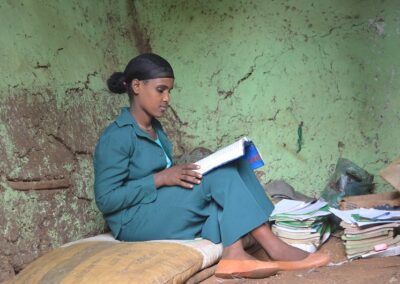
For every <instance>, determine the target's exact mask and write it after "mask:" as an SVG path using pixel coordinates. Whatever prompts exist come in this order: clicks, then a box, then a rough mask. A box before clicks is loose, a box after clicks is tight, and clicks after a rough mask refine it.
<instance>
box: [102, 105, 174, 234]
mask: <svg viewBox="0 0 400 284" xmlns="http://www.w3.org/2000/svg"><path fill="white" fill-rule="evenodd" d="M152 124H153V127H154V129H155V131H156V133H157V137H158V139H159V140H160V143H161V145H162V146H161V147H160V145H158V144H157V143H156V142H155V141H154V140H153V139H152V138H151V137H150V136H149V135H148V134H147V133H146V132H144V131H143V130H142V129H141V128H140V127H139V125H138V124H137V122H136V121H135V119H134V117H133V116H132V115H131V113H130V112H129V108H123V109H122V111H121V114H120V115H119V116H118V118H117V119H116V120H115V121H114V122H113V123H111V124H110V125H109V126H108V127H107V128H106V129H105V130H104V131H103V133H102V134H101V136H100V138H99V141H98V143H97V145H96V149H95V155H94V174H95V184H94V191H95V200H96V204H97V207H98V208H99V210H100V211H101V212H102V213H103V216H104V218H105V220H106V221H107V224H108V226H109V227H110V229H111V231H112V233H113V235H114V236H115V237H117V236H118V234H119V232H120V230H121V227H122V226H123V225H124V224H126V223H128V222H129V221H130V220H131V219H132V218H133V217H134V215H135V213H136V211H137V210H138V207H139V206H140V204H145V203H150V202H153V201H154V200H155V199H156V198H157V188H156V186H155V183H154V177H153V176H154V174H155V173H157V172H159V171H161V170H163V169H165V168H166V167H167V160H166V158H165V155H167V157H168V158H169V159H170V160H171V161H172V143H171V142H170V140H169V139H168V137H167V135H166V134H165V132H164V131H163V129H162V127H161V124H160V122H159V121H158V120H156V119H153V121H152Z"/></svg>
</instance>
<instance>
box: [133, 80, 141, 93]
mask: <svg viewBox="0 0 400 284" xmlns="http://www.w3.org/2000/svg"><path fill="white" fill-rule="evenodd" d="M131 87H132V90H133V93H134V94H135V95H137V94H139V89H140V81H139V80H138V79H133V80H132V83H131Z"/></svg>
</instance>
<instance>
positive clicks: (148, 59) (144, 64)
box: [107, 53, 174, 96]
mask: <svg viewBox="0 0 400 284" xmlns="http://www.w3.org/2000/svg"><path fill="white" fill-rule="evenodd" d="M156 78H174V71H173V70H172V67H171V65H170V64H169V63H168V61H167V60H165V59H164V58H162V57H161V56H159V55H157V54H154V53H144V54H141V55H138V56H136V57H135V58H133V59H132V60H131V61H129V63H128V65H126V67H125V71H124V72H115V73H113V74H112V75H111V76H110V78H109V79H108V80H107V86H108V88H109V89H110V91H111V92H113V93H117V94H122V93H125V92H127V93H128V94H129V96H131V95H132V88H131V82H132V80H133V79H138V80H149V79H156Z"/></svg>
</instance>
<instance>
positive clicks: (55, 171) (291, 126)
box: [0, 0, 400, 281]
mask: <svg viewBox="0 0 400 284" xmlns="http://www.w3.org/2000/svg"><path fill="white" fill-rule="evenodd" d="M399 11H400V7H399V3H398V2H397V1H372V0H365V1H356V0H351V1H348V0H339V1H337V0H335V1H333V0H325V1H308V0H303V1H273V0H271V1H261V0H259V1H255V0H246V1H239V0H238V1H228V0H221V1H212V2H210V1H208V2H206V1H195V0H190V1H182V0H174V1H172V0H164V1H162V5H160V1H156V0H146V1H144V0H135V1H130V0H126V1H125V0H120V1H111V0H104V1H95V0H89V1H84V3H83V2H82V1H77V0H72V1H67V2H61V1H44V0H42V1H30V0H17V1H3V2H2V3H0V24H1V25H0V29H1V31H2V36H1V37H0V56H1V61H2V68H0V74H1V77H2V79H3V80H2V81H1V82H0V92H1V93H0V103H1V104H0V145H1V147H0V176H1V178H0V225H1V226H2V233H3V236H4V237H3V238H1V239H0V281H1V280H2V279H4V278H6V277H8V276H9V275H12V274H13V273H15V272H18V271H19V270H21V269H22V268H23V267H24V266H25V265H26V264H27V263H29V262H30V261H32V260H33V259H34V258H36V257H37V256H38V255H40V254H42V253H44V252H45V251H47V250H48V249H49V248H51V247H55V246H58V245H61V244H62V243H65V242H68V241H70V240H76V239H79V238H82V237H85V236H88V235H91V234H95V233H98V232H100V231H102V230H103V228H104V222H103V220H102V217H101V216H100V214H99V212H98V210H97V208H96V206H95V204H94V202H93V191H92V187H93V176H92V154H93V148H94V145H95V142H96V140H97V137H98V135H99V133H100V131H101V130H102V129H103V128H104V126H105V125H107V124H108V123H109V122H110V121H112V120H113V119H114V118H115V116H116V115H117V114H118V112H119V107H120V106H123V105H126V104H127V98H125V97H124V96H121V97H116V96H110V95H109V93H108V92H107V90H106V89H105V84H104V81H105V79H106V78H107V77H108V75H109V74H110V73H111V72H113V71H116V70H120V69H121V68H123V66H124V64H125V63H126V62H127V60H129V59H130V58H131V57H132V55H134V54H136V53H138V52H146V51H154V52H156V53H160V54H161V55H163V56H165V57H166V58H168V60H169V61H170V62H171V63H172V65H173V66H174V69H175V73H176V76H177V79H176V85H175V88H174V91H173V95H172V96H173V98H172V99H173V100H172V107H171V108H170V109H169V111H168V113H167V115H166V117H165V118H163V123H164V127H165V129H166V131H167V132H168V133H169V135H170V137H171V138H172V140H173V142H174V146H175V157H176V158H178V159H179V160H181V161H190V160H191V161H193V160H194V159H196V158H195V157H201V156H203V155H204V154H206V153H208V152H209V149H211V150H215V149H217V148H219V147H221V146H224V145H226V144H229V143H231V142H232V141H233V140H235V139H236V138H239V137H240V136H242V135H247V136H249V137H251V138H252V139H253V140H254V141H255V142H256V144H257V145H258V146H259V148H260V151H261V153H262V154H263V157H264V160H265V161H266V166H265V167H264V168H263V171H260V172H258V175H259V177H260V178H261V179H263V180H264V181H265V182H266V181H268V180H269V179H278V178H284V179H286V180H287V181H288V182H289V183H291V184H292V185H293V186H295V188H296V189H297V190H300V191H302V192H305V193H308V194H311V195H318V193H319V192H320V191H321V190H322V189H323V187H324V186H325V183H326V181H327V179H328V177H329V173H330V172H331V171H332V169H333V168H334V166H335V163H336V160H337V158H338V157H347V158H349V159H351V160H353V161H355V162H356V163H358V164H359V165H361V166H363V167H364V168H366V169H367V170H369V171H370V172H372V173H373V174H375V175H376V174H377V171H378V170H379V169H380V168H381V167H383V166H384V165H385V164H386V163H388V161H389V160H391V159H392V158H393V157H395V156H397V155H398V145H397V144H398V143H396V141H398V140H399V139H400V131H399V129H398V127H397V125H398V122H399V120H400V112H399V104H400V96H399V92H398V90H399V89H400V83H399V82H400V80H399V71H400V70H399V67H400V66H399V62H400V60H399V59H400V58H399V57H400V54H399V53H398V52H397V49H398V46H399V44H400V17H399ZM15 19H18V20H15ZM300 134H301V135H300ZM299 138H302V139H299ZM199 146H201V147H199ZM376 180H377V182H378V184H377V187H378V189H379V190H389V189H390V187H388V186H386V185H385V184H384V183H383V182H382V181H381V180H380V179H379V178H376Z"/></svg>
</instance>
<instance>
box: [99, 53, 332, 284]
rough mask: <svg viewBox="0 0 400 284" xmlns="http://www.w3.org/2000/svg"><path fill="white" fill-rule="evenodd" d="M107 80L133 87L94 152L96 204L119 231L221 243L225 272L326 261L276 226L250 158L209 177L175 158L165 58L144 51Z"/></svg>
mask: <svg viewBox="0 0 400 284" xmlns="http://www.w3.org/2000/svg"><path fill="white" fill-rule="evenodd" d="M107 83H108V87H109V89H110V91H111V92H113V93H127V94H128V96H129V101H130V106H129V107H127V108H123V109H122V112H121V114H120V115H119V117H117V119H116V120H115V121H114V122H113V123H111V124H110V125H109V126H108V127H107V128H106V129H105V130H104V132H103V133H102V135H101V137H100V139H99V141H98V144H97V146H96V151H95V157H94V169H95V198H96V204H97V206H98V208H99V209H100V211H101V212H102V213H103V215H104V218H105V220H106V222H107V224H108V226H109V227H110V229H111V231H112V234H113V235H114V237H115V238H117V239H119V240H123V241H146V240H159V239H193V238H197V237H202V238H205V239H208V240H211V241H212V242H214V243H220V242H222V244H223V247H224V249H223V254H222V259H221V261H220V262H219V264H218V266H217V269H216V275H217V276H219V277H232V276H242V277H252V278H256V277H267V276H269V275H272V274H274V273H276V272H277V271H278V270H290V269H304V268H311V267H317V266H322V265H325V264H327V262H328V261H329V257H328V256H327V255H323V254H320V253H314V254H310V255H309V254H308V253H306V252H304V251H302V250H299V249H297V248H294V247H292V246H289V245H287V244H286V243H284V242H282V241H281V240H280V239H279V238H277V237H276V236H275V235H274V234H273V233H272V232H271V229H270V227H269V225H268V224H267V222H268V218H269V216H270V214H271V212H272V210H273V204H272V203H271V201H270V199H269V198H268V197H267V196H266V195H265V192H264V189H263V187H262V186H261V185H260V183H259V182H258V180H257V178H256V176H255V174H254V172H253V170H251V169H250V167H249V165H248V164H247V162H246V161H245V160H243V159H238V160H236V161H234V162H231V163H229V164H227V165H224V166H221V167H219V168H217V169H214V170H213V171H211V172H209V173H207V174H206V175H204V176H202V175H201V174H199V173H198V172H197V171H196V169H199V167H198V166H197V165H195V164H183V165H175V164H174V163H173V161H172V144H171V142H170V140H169V139H168V137H167V135H166V134H165V132H164V131H163V128H162V127H161V124H160V122H159V121H158V120H157V118H159V117H161V116H162V115H163V114H164V113H165V112H166V110H167V108H168V105H169V102H170V92H171V90H172V88H173V85H174V72H173V70H172V67H171V65H170V64H169V63H168V62H167V61H166V60H165V59H164V58H162V57H160V56H158V55H156V54H142V55H139V56H137V57H135V58H133V59H132V60H131V61H130V62H129V63H128V65H127V66H126V68H125V71H124V72H116V73H114V74H113V75H112V76H111V77H110V78H109V79H108V81H107ZM247 234H251V235H252V236H253V237H254V238H255V239H256V240H257V241H258V242H259V243H260V245H261V246H262V247H263V249H264V250H265V251H266V252H267V253H268V255H269V256H270V257H271V258H272V259H273V260H276V261H271V262H267V261H259V260H256V259H255V258H254V257H253V256H251V255H249V254H248V253H246V251H245V250H244V249H243V245H242V237H244V236H245V235H247Z"/></svg>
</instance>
